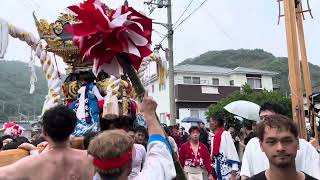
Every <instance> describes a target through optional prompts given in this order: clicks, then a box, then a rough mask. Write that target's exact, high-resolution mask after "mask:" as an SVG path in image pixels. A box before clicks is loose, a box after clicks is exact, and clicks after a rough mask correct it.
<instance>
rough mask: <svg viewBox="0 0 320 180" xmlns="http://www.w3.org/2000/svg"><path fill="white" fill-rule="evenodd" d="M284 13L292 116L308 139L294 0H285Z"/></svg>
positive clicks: (303, 136) (301, 134)
mask: <svg viewBox="0 0 320 180" xmlns="http://www.w3.org/2000/svg"><path fill="white" fill-rule="evenodd" d="M284 14H285V25H286V37H287V47H288V65H289V78H290V80H289V83H290V89H291V99H292V117H293V120H294V122H295V123H296V124H297V125H298V128H299V132H300V138H304V139H306V137H307V134H306V128H305V127H306V125H305V117H304V108H303V94H302V81H301V72H300V62H299V51H298V41H297V22H296V9H295V1H294V0H284Z"/></svg>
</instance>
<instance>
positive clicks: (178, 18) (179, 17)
mask: <svg viewBox="0 0 320 180" xmlns="http://www.w3.org/2000/svg"><path fill="white" fill-rule="evenodd" d="M193 1H194V0H191V1H190V2H189V4H188V6H187V7H186V8H185V10H184V11H183V12H182V14H181V15H180V17H179V18H178V20H177V21H176V22H175V23H174V24H173V27H174V26H175V25H176V24H177V23H178V22H179V21H180V19H181V18H182V17H183V15H184V14H185V13H186V12H187V10H188V9H189V7H190V5H191V4H192V2H193Z"/></svg>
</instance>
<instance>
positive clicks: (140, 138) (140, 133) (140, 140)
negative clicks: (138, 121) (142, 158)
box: [134, 126, 147, 146]
mask: <svg viewBox="0 0 320 180" xmlns="http://www.w3.org/2000/svg"><path fill="white" fill-rule="evenodd" d="M146 138H147V129H146V128H145V127H143V126H137V127H136V128H135V129H134V141H135V143H136V144H141V145H143V146H145V145H146Z"/></svg>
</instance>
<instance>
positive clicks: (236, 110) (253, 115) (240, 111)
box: [224, 100, 260, 121]
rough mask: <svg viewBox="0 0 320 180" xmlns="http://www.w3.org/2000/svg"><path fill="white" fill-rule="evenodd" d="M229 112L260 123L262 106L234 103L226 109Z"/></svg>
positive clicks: (251, 103) (240, 102) (242, 102)
mask: <svg viewBox="0 0 320 180" xmlns="http://www.w3.org/2000/svg"><path fill="white" fill-rule="evenodd" d="M224 109H226V110H227V111H228V112H230V113H232V114H234V115H237V116H240V117H242V118H245V119H248V120H252V121H259V120H260V117H259V110H260V106H259V105H258V104H255V103H253V102H250V101H243V100H240V101H234V102H232V103H230V104H228V105H226V106H225V107H224Z"/></svg>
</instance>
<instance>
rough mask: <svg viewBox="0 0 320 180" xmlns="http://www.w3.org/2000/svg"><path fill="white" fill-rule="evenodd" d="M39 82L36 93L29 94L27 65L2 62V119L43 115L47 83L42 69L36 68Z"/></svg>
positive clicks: (0, 69)
mask: <svg viewBox="0 0 320 180" xmlns="http://www.w3.org/2000/svg"><path fill="white" fill-rule="evenodd" d="M36 75H37V78H38V81H37V82H36V84H35V86H36V88H35V91H34V93H33V94H29V90H30V82H29V81H30V70H29V67H28V64H27V63H23V62H18V61H4V60H0V119H6V118H7V117H8V116H17V115H18V111H20V113H22V114H24V115H28V114H29V116H33V115H34V113H35V115H39V114H41V110H42V105H43V101H44V98H45V96H46V94H47V92H48V88H47V81H46V80H45V77H44V75H43V73H42V69H41V68H40V67H37V68H36ZM19 106H20V108H19Z"/></svg>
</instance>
